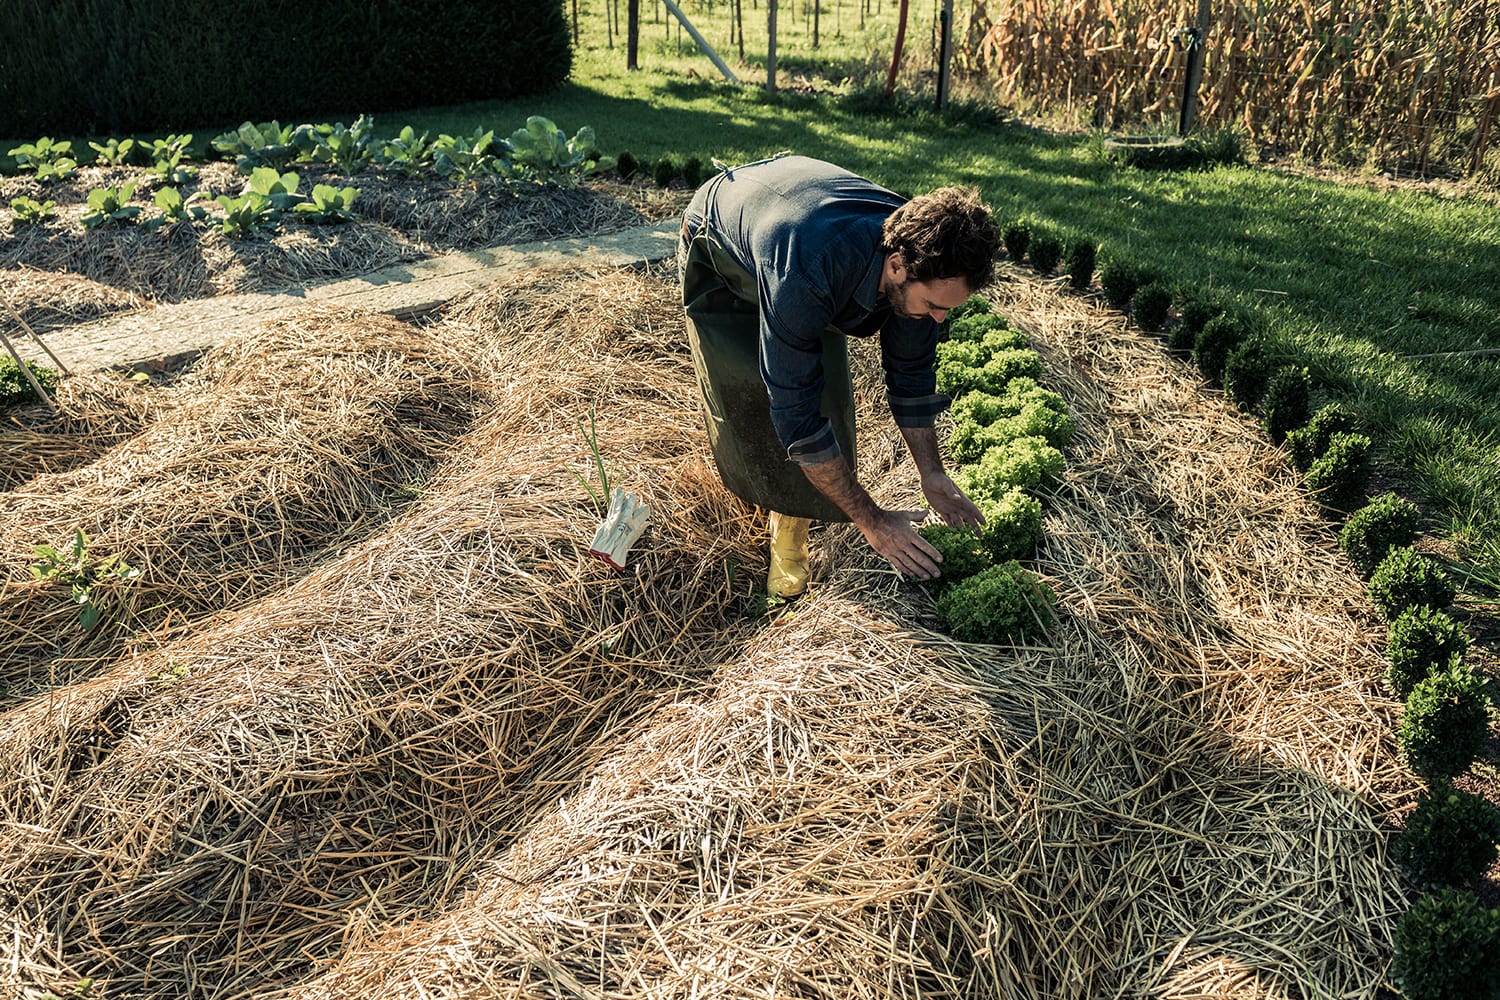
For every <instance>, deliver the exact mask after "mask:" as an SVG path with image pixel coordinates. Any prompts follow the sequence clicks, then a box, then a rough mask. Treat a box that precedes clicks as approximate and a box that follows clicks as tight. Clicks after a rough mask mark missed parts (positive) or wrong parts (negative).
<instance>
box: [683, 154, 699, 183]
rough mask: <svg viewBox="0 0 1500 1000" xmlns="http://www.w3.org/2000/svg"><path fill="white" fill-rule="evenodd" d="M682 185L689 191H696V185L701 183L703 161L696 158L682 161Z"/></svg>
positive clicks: (691, 157)
mask: <svg viewBox="0 0 1500 1000" xmlns="http://www.w3.org/2000/svg"><path fill="white" fill-rule="evenodd" d="M682 183H684V184H686V185H687V186H688V188H689V189H690V190H693V191H696V190H698V185H700V184H702V183H703V159H702V158H701V157H698V156H689V157H688V158H687V159H685V160H683V161H682Z"/></svg>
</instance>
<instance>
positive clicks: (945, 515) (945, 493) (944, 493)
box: [922, 471, 984, 528]
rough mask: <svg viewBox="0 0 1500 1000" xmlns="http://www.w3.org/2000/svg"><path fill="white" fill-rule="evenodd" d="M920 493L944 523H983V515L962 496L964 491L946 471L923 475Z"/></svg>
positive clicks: (977, 524)
mask: <svg viewBox="0 0 1500 1000" xmlns="http://www.w3.org/2000/svg"><path fill="white" fill-rule="evenodd" d="M922 495H923V496H925V497H926V498H927V502H928V503H929V504H931V505H932V509H933V510H935V511H937V514H938V516H939V517H941V518H942V519H943V523H945V524H951V525H959V524H972V525H973V526H974V527H976V528H977V527H979V526H980V525H982V524H984V515H983V514H981V513H980V512H979V508H978V507H976V506H975V505H974V501H972V500H970V499H969V498H968V497H966V496H964V491H963V490H961V489H959V488H958V484H957V483H955V482H954V481H953V480H952V479H950V478H948V474H947V473H946V472H941V471H939V472H929V473H927V474H926V475H924V476H923V477H922Z"/></svg>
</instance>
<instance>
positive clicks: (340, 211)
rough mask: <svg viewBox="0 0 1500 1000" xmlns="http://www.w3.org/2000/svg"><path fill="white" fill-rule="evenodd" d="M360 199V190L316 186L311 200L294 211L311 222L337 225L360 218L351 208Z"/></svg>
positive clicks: (322, 185) (329, 185) (326, 185)
mask: <svg viewBox="0 0 1500 1000" xmlns="http://www.w3.org/2000/svg"><path fill="white" fill-rule="evenodd" d="M358 197H359V188H353V187H344V188H336V187H334V186H333V185H331V184H314V185H313V189H312V195H311V196H310V200H308V201H304V202H302V203H300V204H298V205H297V206H295V209H294V211H296V213H297V214H298V215H299V216H304V217H305V218H306V219H307V220H308V221H309V222H318V223H325V224H326V223H336V222H348V221H349V220H350V219H355V218H358V216H357V215H355V213H354V212H353V210H352V209H351V208H350V206H351V205H353V204H354V199H356V198H358Z"/></svg>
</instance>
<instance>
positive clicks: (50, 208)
mask: <svg viewBox="0 0 1500 1000" xmlns="http://www.w3.org/2000/svg"><path fill="white" fill-rule="evenodd" d="M10 213H11V215H10V224H11V226H13V227H14V226H39V225H41V224H42V223H44V222H46V221H47V220H48V219H54V218H56V217H57V202H55V201H37V200H35V199H33V198H28V197H26V196H25V195H24V194H23V195H21V196H20V197H18V198H12V199H11V200H10Z"/></svg>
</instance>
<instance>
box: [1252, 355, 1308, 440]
mask: <svg viewBox="0 0 1500 1000" xmlns="http://www.w3.org/2000/svg"><path fill="white" fill-rule="evenodd" d="M1261 413H1262V415H1263V416H1262V420H1261V424H1262V425H1263V426H1264V427H1265V429H1266V433H1267V434H1268V435H1270V438H1271V440H1272V441H1273V442H1275V443H1276V444H1281V443H1282V442H1284V441H1286V436H1287V435H1288V434H1290V433H1291V432H1292V431H1294V430H1296V429H1297V428H1298V427H1301V426H1302V425H1303V424H1306V423H1307V420H1308V418H1309V417H1310V416H1312V376H1311V375H1310V374H1309V373H1308V371H1307V369H1306V368H1282V369H1281V370H1280V371H1278V372H1277V373H1276V374H1275V375H1272V376H1271V384H1270V385H1268V386H1266V395H1265V398H1264V399H1263V400H1261Z"/></svg>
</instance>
